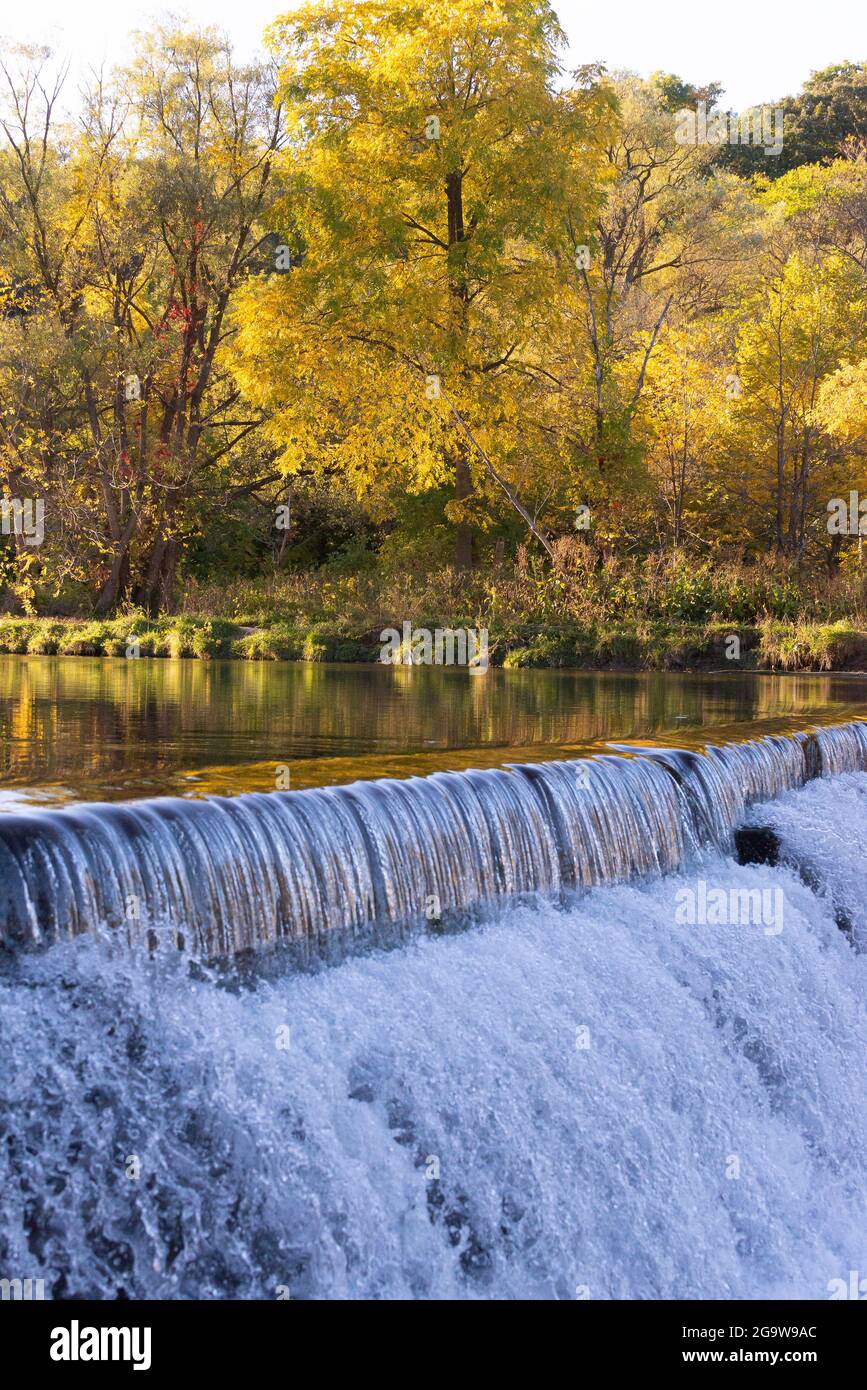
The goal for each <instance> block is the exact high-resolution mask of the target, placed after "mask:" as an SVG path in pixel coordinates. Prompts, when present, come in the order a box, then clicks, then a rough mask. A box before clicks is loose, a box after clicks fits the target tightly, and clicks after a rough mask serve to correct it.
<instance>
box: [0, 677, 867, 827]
mask: <svg viewBox="0 0 867 1390" xmlns="http://www.w3.org/2000/svg"><path fill="white" fill-rule="evenodd" d="M858 716H864V717H867V678H865V677H857V676H845V675H829V676H819V675H806V676H797V675H796V676H776V675H756V674H743V673H740V674H739V673H729V672H725V673H721V674H713V675H705V674H702V675H692V674H690V675H680V674H668V673H659V672H650V673H647V672H639V673H620V672H618V673H607V672H583V671H502V670H490V671H488V672H487V673H486V674H484V675H476V676H474V675H471V674H470V673H469V672H467V671H465V670H457V669H443V668H436V667H387V666H379V665H371V666H363V665H362V666H345V665H314V664H309V663H292V662H287V663H271V662H262V663H258V662H257V663H251V664H248V663H246V662H237V661H235V662H230V661H216V662H203V661H171V660H147V659H142V660H140V661H127V660H124V659H123V658H93V657H84V658H76V657H15V656H4V657H0V810H17V809H20V808H21V807H22V805H26V804H29V805H57V804H59V803H63V802H70V801H80V800H96V801H108V800H118V799H122V798H128V797H141V796H162V795H182V796H202V795H204V794H206V793H228V794H231V793H235V792H243V791H269V790H273V789H274V787H275V785H276V775H277V769H278V768H280V767H282V768H287V769H288V775H289V779H290V784H291V786H292V787H309V786H320V785H323V784H328V783H337V782H347V781H352V780H354V779H355V778H357V777H384V776H394V777H407V776H411V775H412V774H416V773H418V774H421V773H427V772H433V771H436V770H441V769H456V768H464V767H490V766H495V765H498V764H502V763H507V762H512V761H531V760H535V759H539V758H551V757H557V756H561V755H563V756H572V757H574V756H576V754H578V753H580V752H583V751H591V750H593V751H595V750H598V749H599V748H604V745H605V743H606V742H608V741H614V742H618V741H623V740H631V741H636V742H651V743H665V744H677V745H680V746H682V747H700V746H702V745H703V744H704V743H705V742H707V741H714V740H720V741H721V740H723V739H727V738H746V737H755V736H756V735H757V734H759V733H773V732H784V731H789V730H792V729H796V728H804V727H807V726H809V725H810V724H813V723H828V722H832V721H836V720H841V719H847V718H854V717H858ZM284 780H285V774H284Z"/></svg>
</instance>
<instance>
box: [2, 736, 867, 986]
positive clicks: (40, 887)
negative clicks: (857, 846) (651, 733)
mask: <svg viewBox="0 0 867 1390" xmlns="http://www.w3.org/2000/svg"><path fill="white" fill-rule="evenodd" d="M630 752H631V753H632V754H633V755H634V756H631V757H614V756H611V755H605V756H598V757H595V758H590V759H585V760H581V761H577V762H556V763H553V762H552V763H538V764H528V765H526V766H515V767H512V768H509V769H505V770H493V771H482V772H456V773H437V774H435V775H434V776H431V777H426V778H410V779H409V780H407V781H397V780H394V781H378V782H357V783H355V784H353V785H351V786H348V787H333V788H326V789H318V790H313V791H300V792H272V793H269V794H263V793H256V794H250V795H241V796H237V797H232V798H221V797H213V798H208V799H204V800H202V801H183V800H175V799H173V798H163V799H160V800H157V801H139V802H131V803H128V804H118V805H83V806H78V807H75V808H72V809H68V810H62V811H39V812H34V813H31V814H30V815H9V816H3V817H0V941H2V942H4V943H6V944H7V945H14V944H16V943H20V944H25V943H32V942H40V941H41V942H54V941H57V940H59V939H62V938H64V937H68V936H74V935H77V934H79V933H82V932H94V933H99V932H103V931H106V930H108V931H110V932H114V933H117V932H118V931H119V930H121V931H124V932H126V933H128V934H129V935H130V936H131V937H136V936H141V935H142V934H143V933H146V932H149V931H151V930H154V929H161V928H165V927H168V928H170V929H172V930H174V931H177V932H179V933H180V934H182V936H183V939H184V942H185V944H186V945H188V946H190V947H192V948H193V949H194V950H195V951H196V953H197V954H200V955H202V956H204V957H209V958H214V957H223V956H228V955H232V954H234V953H235V952H238V951H241V950H244V949H247V948H253V947H259V946H264V945H269V944H271V943H274V942H278V941H285V942H294V943H302V944H304V945H313V946H314V947H321V946H322V945H323V944H324V945H327V944H328V942H329V939H331V938H335V939H336V938H338V937H345V936H350V937H358V936H364V935H365V933H366V932H368V930H369V928H370V927H371V926H373V925H374V924H381V925H391V926H396V927H401V926H403V925H405V924H409V923H412V922H413V921H414V920H417V919H418V920H421V919H422V918H424V917H425V915H427V916H428V917H429V918H430V917H431V916H437V917H438V916H439V915H440V914H441V913H442V914H450V913H459V912H461V911H465V910H468V909H472V908H474V907H476V906H477V905H480V904H485V903H490V902H492V901H495V900H497V899H500V898H503V897H505V896H507V895H510V894H527V893H533V892H544V893H556V892H558V891H559V890H560V889H571V888H588V887H591V886H593V885H596V884H601V883H609V882H613V881H616V880H622V879H627V878H630V877H632V876H633V875H636V874H648V873H658V872H669V871H671V870H673V869H674V868H676V867H677V866H678V865H680V864H681V863H683V862H684V858H685V856H686V855H687V854H688V853H689V852H690V851H692V850H694V849H696V848H697V847H699V846H701V845H703V844H713V845H715V846H716V847H717V848H720V849H726V848H728V847H729V846H730V843H731V833H732V830H733V828H734V826H735V825H736V824H737V823H738V821H739V820H740V819H742V818H743V815H744V812H745V809H746V807H747V806H748V805H749V804H751V803H752V802H754V801H756V800H757V799H761V798H767V797H773V796H776V795H778V794H779V793H780V792H781V791H784V790H787V789H789V788H792V787H797V786H800V785H801V784H802V783H803V782H804V781H806V780H807V779H808V778H810V777H814V776H816V775H819V774H821V773H837V772H842V771H845V770H859V769H863V768H867V725H864V724H860V723H857V724H849V725H840V726H836V727H831V728H825V729H821V730H818V731H816V732H814V733H811V734H798V735H795V736H793V737H789V738H786V737H774V738H765V739H759V740H754V741H752V742H748V743H743V744H727V745H725V746H723V747H720V748H714V747H711V748H709V749H708V750H707V753H706V754H704V755H703V754H697V753H688V752H684V751H682V750H666V749H633V750H630Z"/></svg>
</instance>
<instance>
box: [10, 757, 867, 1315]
mask: <svg viewBox="0 0 867 1390" xmlns="http://www.w3.org/2000/svg"><path fill="white" fill-rule="evenodd" d="M770 815H773V816H774V817H775V820H774V824H775V826H776V827H777V829H778V832H779V833H780V834H781V836H782V838H783V841H784V844H785V843H786V842H788V843H789V844H790V845H791V846H793V847H794V846H795V842H796V841H797V840H800V844H801V847H802V848H803V847H804V846H805V845H808V846H809V848H810V851H811V853H812V855H813V859H814V861H815V867H816V869H817V871H818V870H820V871H821V878H822V883H821V885H819V886H818V887H817V888H816V889H813V888H811V887H809V886H808V885H807V884H805V883H804V882H803V881H802V879H801V878H800V877H799V875H798V873H797V872H796V871H795V870H794V869H790V868H787V867H783V866H781V867H778V868H775V869H771V868H768V867H765V866H759V867H739V866H737V865H736V864H735V863H734V862H733V861H732V860H731V859H727V858H724V857H723V856H721V855H719V854H717V853H713V854H708V855H707V856H706V857H705V858H704V859H703V860H702V861H701V863H700V864H699V865H698V866H693V868H691V869H690V870H689V871H688V872H686V871H682V872H680V873H678V874H672V875H669V876H667V877H665V878H662V879H657V880H656V881H654V882H641V881H635V882H633V883H631V884H626V885H613V886H604V887H597V888H595V889H593V890H592V892H590V893H588V894H587V895H586V896H585V897H583V898H582V899H580V900H578V901H577V903H575V904H574V905H572V906H571V907H569V908H568V909H561V908H557V907H554V906H552V905H551V904H550V903H545V902H540V903H539V904H538V905H535V906H526V905H524V906H520V907H511V908H504V909H503V910H502V911H501V912H500V913H499V915H497V916H496V917H495V918H494V919H493V920H491V921H490V922H489V923H487V924H486V925H484V926H482V927H476V928H473V929H471V930H469V931H466V932H464V933H462V934H459V935H453V936H446V937H439V938H426V939H421V940H417V941H415V942H414V943H411V944H409V945H406V946H404V947H403V948H401V949H399V950H395V951H392V952H389V953H385V954H379V955H371V956H367V957H363V958H358V959H354V960H349V961H346V962H345V963H344V964H342V965H341V966H339V967H337V968H334V969H330V970H325V971H322V972H321V973H320V974H318V975H314V976H309V975H308V976H298V975H287V976H285V977H283V978H280V979H271V980H261V981H260V982H259V983H258V984H257V985H256V986H255V988H244V989H240V990H238V991H236V992H232V991H231V990H229V989H227V988H224V987H220V986H218V985H217V984H216V983H215V981H214V979H212V978H203V979H194V978H191V976H190V974H189V970H188V967H187V965H186V964H185V963H184V962H183V961H181V960H180V959H176V960H174V961H173V962H167V961H163V962H160V961H154V962H149V961H147V960H146V959H144V958H143V957H142V956H141V955H137V954H135V953H132V954H131V953H130V952H128V951H127V950H125V949H123V950H122V949H117V950H116V951H115V952H114V953H113V954H109V950H108V948H107V947H106V946H105V945H104V944H100V943H99V942H97V941H95V940H92V939H89V938H87V937H82V938H79V939H77V940H75V941H71V942H66V943H63V944H60V945H58V946H56V947H54V948H52V949H51V950H49V951H46V952H44V953H42V954H41V955H23V956H21V957H19V958H18V959H17V960H10V961H8V962H7V963H6V965H5V966H4V972H3V973H2V974H0V1021H2V1023H0V1026H2V1046H3V1055H4V1058H5V1059H6V1064H5V1065H4V1067H3V1069H2V1073H0V1135H2V1141H3V1142H2V1144H0V1191H2V1193H3V1202H2V1206H3V1215H2V1221H0V1230H2V1236H0V1276H8V1277H12V1276H16V1275H17V1276H19V1277H27V1276H32V1277H34V1278H36V1277H43V1278H45V1279H46V1282H47V1291H48V1289H49V1288H50V1289H51V1290H52V1291H53V1292H54V1294H55V1295H56V1296H57V1295H59V1296H71V1295H82V1296H91V1297H113V1296H115V1295H116V1294H117V1293H118V1292H119V1291H123V1292H125V1293H127V1294H130V1295H133V1296H144V1297H178V1296H205V1297H238V1296H242V1297H243V1296H247V1297H259V1298H274V1297H277V1296H278V1291H280V1290H281V1288H282V1290H283V1291H288V1292H289V1293H290V1294H291V1296H292V1297H294V1298H311V1297H313V1298H325V1297H332V1298H357V1297H374V1298H398V1297H411V1298H450V1297H457V1298H492V1297H494V1298H517V1297H528V1298H559V1299H571V1298H574V1297H575V1296H576V1292H577V1291H578V1290H583V1289H588V1290H589V1293H590V1296H591V1297H593V1298H606V1297H629V1298H661V1297H687V1298H693V1297H694V1298H700V1297H710V1298H713V1297H716V1298H754V1297H763V1296H768V1297H786V1298H820V1299H821V1298H825V1297H827V1296H828V1295H827V1286H828V1282H829V1281H830V1280H832V1279H836V1278H843V1279H846V1278H848V1272H849V1271H850V1270H851V1269H859V1270H860V1271H861V1272H862V1274H867V1223H865V1219H864V1217H865V1206H867V1198H865V1194H867V1119H865V1117H867V1068H865V1065H864V1062H865V1057H867V1010H865V1001H867V956H865V955H863V954H859V953H858V952H856V950H854V949H853V947H852V946H851V945H850V944H849V941H848V939H847V937H846V935H844V933H842V932H841V931H840V930H839V929H838V927H837V926H836V925H835V922H834V912H833V907H832V903H831V899H830V896H829V895H832V894H834V893H836V894H838V895H841V894H844V895H846V897H847V901H850V902H851V901H854V903H855V906H856V907H857V908H858V909H859V910H860V911H861V912H862V914H863V911H864V899H865V894H864V888H863V879H862V877H861V876H862V874H863V868H862V865H863V859H864V847H865V844H867V774H864V773H851V774H846V775H845V776H842V777H837V778H831V779H824V780H822V781H817V782H815V783H812V784H810V785H808V786H806V787H804V788H801V789H799V790H797V791H793V792H787V793H785V794H784V795H783V796H782V797H781V798H779V799H778V800H777V801H774V802H771V803H768V806H766V807H762V808H760V809H759V810H756V811H755V812H754V817H755V818H756V819H757V820H758V821H759V822H760V823H763V824H767V823H768V819H769V816H770ZM699 878H701V879H703V880H704V881H705V882H706V884H708V885H711V886H712V887H714V888H722V889H725V890H728V889H730V888H739V889H752V888H756V887H758V888H766V889H780V890H781V891H782V893H783V901H784V906H785V917H784V927H783V930H782V931H781V932H780V933H779V934H776V935H770V934H768V933H767V932H766V931H765V930H764V929H763V928H762V926H761V925H753V926H750V925H716V926H713V925H707V926H701V925H696V926H688V925H684V924H679V923H678V921H677V920H676V904H677V901H678V893H679V892H680V891H681V890H683V889H684V888H693V889H694V888H695V885H696V883H697V881H698V879H699ZM286 1029H288V1030H289V1032H288V1038H287V1035H286V1032H285V1030H286ZM582 1030H586V1031H582ZM287 1041H288V1046H281V1045H280V1044H282V1043H285V1042H287ZM584 1043H589V1045H588V1046H583V1045H581V1044H584ZM10 1058H11V1059H14V1067H10V1066H9V1065H8V1062H9V1059H10ZM134 1157H135V1158H137V1159H138V1161H139V1164H140V1171H139V1176H138V1177H137V1178H133V1179H132V1180H131V1179H129V1178H128V1177H127V1176H126V1172H127V1171H135V1170H136V1169H135V1164H134V1163H133V1164H131V1162H130V1160H131V1159H132V1158H134ZM736 1172H739V1176H731V1175H732V1174H734V1173H736ZM437 1173H438V1174H439V1177H438V1178H437V1176H436V1174H437Z"/></svg>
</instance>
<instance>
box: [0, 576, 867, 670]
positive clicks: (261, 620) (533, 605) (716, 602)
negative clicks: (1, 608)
mask: <svg viewBox="0 0 867 1390" xmlns="http://www.w3.org/2000/svg"><path fill="white" fill-rule="evenodd" d="M579 559H580V555H579ZM405 622H409V623H410V624H411V625H412V627H413V628H416V629H417V628H426V629H428V630H429V631H431V632H433V631H435V630H436V629H438V628H440V629H442V628H451V629H460V628H471V629H480V628H484V629H487V631H488V634H489V658H490V661H491V663H492V664H493V665H495V666H505V667H507V668H512V669H516V668H521V667H565V668H578V669H582V668H583V669H611V670H615V669H624V668H636V667H637V668H644V669H648V670H701V669H708V668H712V667H715V668H721V669H737V668H738V667H741V668H746V669H763V670H781V671H796V670H821V671H831V670H867V581H865V580H864V579H862V578H861V576H860V575H859V574H857V573H855V574H853V573H849V574H846V575H838V576H836V577H833V578H832V577H829V576H827V575H813V576H812V577H805V576H803V575H800V574H796V573H793V572H791V571H780V570H775V569H773V568H772V567H770V566H766V567H760V566H744V565H735V564H729V565H711V564H709V563H708V564H705V565H701V564H698V563H696V562H694V561H687V560H671V559H669V560H668V561H665V562H662V561H659V560H654V561H651V560H644V561H642V560H632V561H629V562H628V563H627V562H618V561H611V562H608V563H606V564H604V565H602V566H599V565H589V564H588V565H587V566H586V567H584V568H580V567H577V561H576V568H574V569H573V570H572V571H568V570H566V571H563V570H560V571H558V572H553V571H552V570H551V568H550V567H544V566H541V565H538V564H535V563H532V562H528V561H527V560H526V558H525V560H524V562H523V563H521V564H515V565H508V566H502V567H500V568H498V569H488V570H474V571H473V572H472V573H470V574H455V573H454V572H453V571H451V570H449V569H445V570H442V571H440V572H436V573H434V572H430V571H426V572H425V571H419V572H416V573H401V574H396V575H389V574H384V573H381V572H378V571H376V570H374V571H368V570H363V571H361V572H359V571H353V572H350V573H342V572H340V571H339V570H338V571H335V570H333V569H331V570H329V568H328V567H326V566H323V567H322V568H321V569H319V570H315V571H312V572H308V573H286V574H278V575H274V576H272V577H270V578H267V579H258V580H234V581H227V582H225V583H222V584H218V585H217V584H213V585H207V584H198V585H197V584H196V583H195V582H194V581H192V580H189V581H187V582H186V583H185V584H184V587H183V599H182V602H181V611H180V612H179V613H178V614H175V615H173V616H171V617H169V616H166V617H160V618H157V619H150V618H148V617H147V616H146V615H145V614H144V613H142V612H141V611H137V610H134V609H130V610H128V611H126V612H124V613H122V614H120V615H119V616H116V617H113V618H111V619H106V620H104V621H94V620H93V619H92V618H87V617H84V616H82V615H76V614H74V613H73V614H65V615H63V616H54V617H48V616H34V617H17V616H15V617H13V616H9V617H3V616H2V615H0V652H15V653H30V654H35V655H55V654H57V655H61V656H90V655H93V656H125V655H126V654H127V652H128V650H137V651H138V653H139V654H140V655H142V656H156V657H195V658H200V659H203V660H207V659H209V658H211V659H214V658H237V659H241V660H247V661H377V660H379V656H380V650H381V644H380V636H379V635H380V632H382V631H383V629H385V628H396V629H398V630H400V629H401V627H402V625H403V624H404V623H405ZM734 637H736V638H737V639H738V643H739V647H738V646H737V644H733V643H732V641H731V639H732V638H734ZM131 640H132V641H133V642H134V643H136V644H137V646H132V647H131ZM734 652H736V655H733V653H734Z"/></svg>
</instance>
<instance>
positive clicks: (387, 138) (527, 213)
mask: <svg viewBox="0 0 867 1390" xmlns="http://www.w3.org/2000/svg"><path fill="white" fill-rule="evenodd" d="M271 41H272V43H273V45H274V47H275V50H276V52H277V54H278V56H279V60H280V63H281V70H282V76H281V95H282V98H283V100H284V101H285V104H286V110H287V115H288V120H289V123H290V131H291V139H290V149H289V152H288V153H287V154H286V155H285V157H284V161H283V167H282V169H281V171H280V176H281V178H282V180H283V189H284V199H283V203H282V208H281V209H280V210H279V211H278V220H277V225H278V226H279V227H280V228H281V231H282V234H283V237H284V241H283V243H281V245H280V246H278V247H277V248H276V252H275V255H276V257H277V260H276V261H275V267H274V269H275V271H279V270H283V271H285V273H284V274H277V273H275V274H272V275H269V276H267V277H260V278H259V279H257V280H256V282H255V283H252V282H251V284H250V287H249V291H248V293H247V295H246V297H245V300H244V302H242V304H241V307H240V310H239V313H238V317H237V321H238V324H239V329H240V332H239V341H238V348H239V362H238V374H239V378H240V380H241V382H242V385H243V387H244V390H245V392H246V393H247V394H248V395H249V396H250V397H251V398H252V399H253V400H254V401H256V402H257V403H258V404H260V405H261V406H262V407H264V408H266V409H267V410H268V411H269V412H270V415H271V429H272V432H273V435H274V438H275V441H276V442H277V444H278V445H279V447H280V449H281V462H282V467H283V468H284V469H285V470H286V472H287V473H293V472H298V471H301V470H302V469H303V470H308V471H314V472H320V473H325V474H328V473H329V472H338V473H340V475H341V476H344V477H348V478H349V479H351V480H352V482H353V484H354V486H355V487H356V490H357V491H358V493H359V494H360V495H363V496H365V497H366V498H367V499H368V501H369V502H370V504H371V506H372V507H373V508H374V509H375V508H376V507H377V506H378V507H379V508H380V509H381V510H382V512H383V513H385V512H386V511H387V508H388V494H389V491H390V490H391V489H393V488H404V489H408V490H410V491H424V490H426V489H428V488H433V487H443V486H444V485H448V488H449V491H450V494H451V495H450V499H449V501H448V503H447V505H446V513H447V516H448V518H449V520H450V521H451V522H453V523H454V525H455V529H456V544H455V564H456V567H457V568H466V567H468V566H469V565H471V564H472V561H473V530H474V523H475V524H479V523H481V524H484V516H485V511H486V497H488V496H489V495H490V494H491V493H492V492H493V491H498V492H499V493H500V495H501V496H502V495H505V496H507V497H508V499H509V501H510V502H511V504H512V505H513V506H515V507H516V508H517V510H518V511H519V512H520V514H521V516H522V517H523V519H524V521H525V523H526V524H527V525H528V527H529V528H530V529H531V530H532V531H533V532H534V534H536V536H537V538H538V539H539V540H540V541H541V542H542V544H544V545H546V546H547V545H548V540H547V536H546V534H545V531H544V527H543V526H542V525H541V523H539V522H538V521H537V520H536V515H535V504H532V503H528V502H525V501H524V500H522V498H524V497H527V496H529V495H530V494H533V493H534V491H538V490H542V491H544V489H545V488H549V487H550V485H551V476H552V470H554V471H556V468H557V467H558V466H559V463H560V462H561V460H559V458H558V454H557V448H556V444H555V443H550V442H549V435H548V434H546V432H545V431H544V430H540V431H538V432H537V433H535V434H534V433H533V421H534V412H535V403H536V399H537V397H538V395H539V392H540V390H541V373H540V370H539V360H540V354H539V338H540V335H543V334H544V325H545V323H546V321H547V318H548V315H549V312H550V306H551V301H552V297H553V296H554V294H555V286H556V284H557V261H558V256H559V255H560V253H561V252H560V248H561V247H562V245H563V222H564V212H565V210H566V209H569V210H571V211H572V214H573V216H574V215H576V213H577V215H578V216H580V217H582V218H583V219H584V220H585V221H589V220H590V218H591V217H592V214H593V210H594V208H595V207H596V206H597V203H598V200H599V198H600V188H601V183H600V175H601V171H602V162H603V143H604V140H605V136H606V132H607V131H608V130H609V129H610V126H611V122H612V120H613V113H614V103H613V98H612V96H611V94H610V91H609V90H608V88H607V87H606V85H605V83H604V81H601V80H599V75H598V74H596V73H595V72H583V73H582V74H579V75H577V79H576V82H575V85H574V86H571V87H567V88H563V87H561V86H560V85H559V81H558V79H559V78H560V76H561V74H560V70H559V66H558V56H557V55H558V49H559V46H560V44H561V42H562V34H561V31H560V29H559V26H558V23H557V21H556V18H555V16H554V14H553V12H552V10H551V9H550V7H549V6H548V4H547V3H544V2H543V0H510V3H499V2H498V0H426V3H424V4H409V5H408V4H406V3H396V0H355V2H354V3H343V0H341V3H325V4H315V5H308V6H305V7H303V8H301V9H298V10H295V11H294V12H293V13H291V14H289V15H287V16H286V17H285V18H283V19H281V20H279V21H278V22H277V24H276V25H275V26H274V27H273V29H272V31H271ZM281 258H282V259H281Z"/></svg>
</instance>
